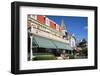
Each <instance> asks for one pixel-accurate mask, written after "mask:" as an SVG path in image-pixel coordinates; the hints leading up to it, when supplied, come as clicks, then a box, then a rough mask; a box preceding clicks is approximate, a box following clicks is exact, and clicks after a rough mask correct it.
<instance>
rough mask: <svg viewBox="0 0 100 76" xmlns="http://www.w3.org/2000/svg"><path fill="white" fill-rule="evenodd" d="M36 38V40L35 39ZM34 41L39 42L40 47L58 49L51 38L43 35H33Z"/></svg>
mask: <svg viewBox="0 0 100 76" xmlns="http://www.w3.org/2000/svg"><path fill="white" fill-rule="evenodd" d="M34 40H35V41H34ZM33 42H35V43H37V45H38V47H40V48H52V49H56V48H57V47H56V46H55V45H54V44H53V43H52V41H51V40H50V39H47V38H45V37H41V36H36V35H34V36H33Z"/></svg>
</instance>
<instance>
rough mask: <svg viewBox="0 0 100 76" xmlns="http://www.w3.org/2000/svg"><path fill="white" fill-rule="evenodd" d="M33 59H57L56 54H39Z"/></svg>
mask: <svg viewBox="0 0 100 76" xmlns="http://www.w3.org/2000/svg"><path fill="white" fill-rule="evenodd" d="M32 60H56V57H55V56H54V55H37V56H36V57H34V58H33V59H32Z"/></svg>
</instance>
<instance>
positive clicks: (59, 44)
mask: <svg viewBox="0 0 100 76" xmlns="http://www.w3.org/2000/svg"><path fill="white" fill-rule="evenodd" d="M52 42H53V43H54V44H55V45H56V46H57V48H58V49H65V50H73V49H72V48H71V46H70V45H68V44H67V43H63V42H60V41H56V40H52Z"/></svg>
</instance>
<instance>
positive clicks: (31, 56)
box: [30, 26, 33, 60]
mask: <svg viewBox="0 0 100 76" xmlns="http://www.w3.org/2000/svg"><path fill="white" fill-rule="evenodd" d="M32 32H33V27H32V26H31V32H30V33H31V36H30V60H32V58H33V50H32Z"/></svg>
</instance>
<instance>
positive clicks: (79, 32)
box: [47, 16, 88, 40]
mask: <svg viewBox="0 0 100 76" xmlns="http://www.w3.org/2000/svg"><path fill="white" fill-rule="evenodd" d="M47 17H48V18H49V19H51V20H53V21H54V22H56V23H57V24H59V25H61V20H63V21H64V24H65V26H66V28H67V31H68V32H69V33H70V34H74V36H75V37H76V39H77V40H82V39H83V38H85V39H86V40H87V39H88V38H87V37H88V18H87V17H78V16H47Z"/></svg>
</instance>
